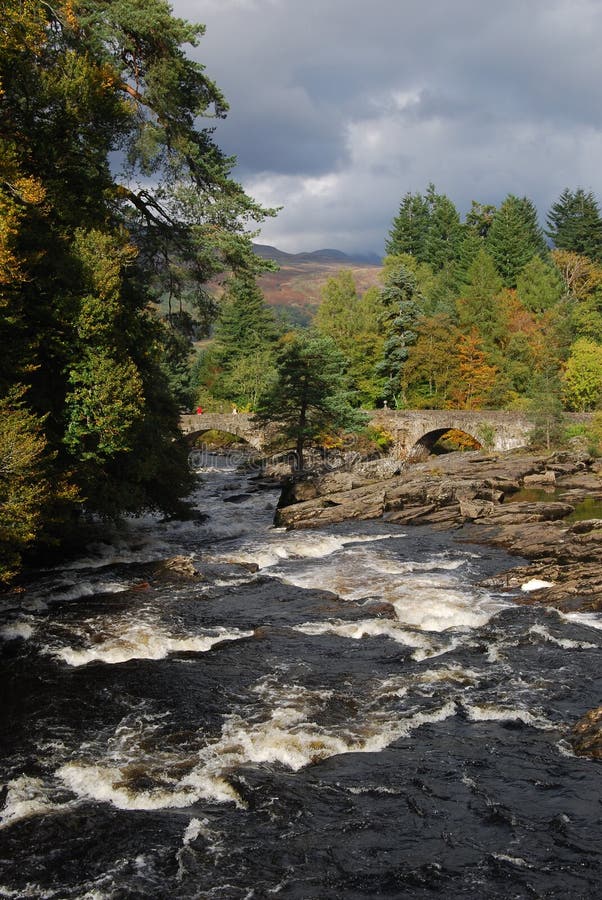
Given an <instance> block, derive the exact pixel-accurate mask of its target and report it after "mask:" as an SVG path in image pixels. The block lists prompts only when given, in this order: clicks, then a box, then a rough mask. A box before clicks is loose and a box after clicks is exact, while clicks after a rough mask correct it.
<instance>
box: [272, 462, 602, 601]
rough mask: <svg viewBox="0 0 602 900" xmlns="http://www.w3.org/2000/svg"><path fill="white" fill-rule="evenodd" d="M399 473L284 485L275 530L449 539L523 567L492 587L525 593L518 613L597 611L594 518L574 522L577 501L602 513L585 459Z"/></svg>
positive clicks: (599, 528) (594, 467)
mask: <svg viewBox="0 0 602 900" xmlns="http://www.w3.org/2000/svg"><path fill="white" fill-rule="evenodd" d="M398 467H399V463H395V462H393V461H391V460H382V461H380V463H376V464H368V465H364V466H359V467H357V468H356V469H354V470H353V471H349V472H331V473H328V474H326V475H322V476H316V477H312V478H307V479H304V480H298V481H294V482H291V483H289V484H286V485H285V486H284V489H283V494H282V499H281V502H280V506H279V509H278V510H277V514H276V524H278V525H280V526H284V527H286V528H310V527H315V526H320V525H328V524H333V523H336V522H341V521H345V520H347V519H372V518H383V519H384V520H385V521H390V522H396V523H399V524H403V525H430V526H431V527H435V528H444V529H453V530H454V531H455V532H456V537H457V539H460V540H466V541H470V542H472V543H481V544H489V545H493V546H497V547H503V548H504V549H506V550H508V551H509V552H510V553H512V554H515V555H517V556H521V557H523V558H525V559H528V560H530V565H528V566H519V567H516V568H514V569H511V570H510V571H508V572H506V573H504V574H503V576H501V577H499V578H496V579H494V580H492V582H491V583H492V585H493V586H495V587H497V588H506V587H507V588H509V589H516V588H517V587H519V586H523V587H526V588H528V590H523V591H522V593H521V599H522V601H523V602H525V603H541V604H543V605H548V606H555V607H557V608H558V609H560V610H562V611H576V610H581V611H588V612H593V611H602V518H585V519H583V518H577V517H576V513H575V511H577V516H578V515H579V513H580V507H581V508H583V507H584V504H585V502H586V501H587V502H589V503H590V504H591V503H594V504H595V503H596V502H599V503H602V461H600V460H594V459H593V458H592V457H590V456H588V455H587V454H584V453H569V452H559V453H554V454H533V453H528V452H524V451H521V452H519V451H514V452H510V453H504V454H499V455H495V456H493V455H485V454H484V453H481V452H476V453H451V454H447V455H444V456H438V457H431V458H429V459H428V460H427V461H426V462H423V463H419V464H416V465H410V466H407V467H406V468H405V469H403V470H401V471H398V472H397V473H396V474H393V472H394V471H395V469H396V468H398ZM526 489H530V490H532V491H534V494H535V499H533V497H532V496H529V495H527V494H526V493H525V491H526ZM594 509H595V506H594ZM596 511H597V510H596Z"/></svg>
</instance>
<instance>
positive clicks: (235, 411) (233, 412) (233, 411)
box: [232, 406, 238, 416]
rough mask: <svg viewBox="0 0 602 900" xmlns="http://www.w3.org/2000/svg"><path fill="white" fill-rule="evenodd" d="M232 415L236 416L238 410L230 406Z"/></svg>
mask: <svg viewBox="0 0 602 900" xmlns="http://www.w3.org/2000/svg"><path fill="white" fill-rule="evenodd" d="M232 415H233V416H237V415H238V410H237V409H236V407H235V406H233V407H232Z"/></svg>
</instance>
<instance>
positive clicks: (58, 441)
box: [0, 0, 268, 546]
mask: <svg viewBox="0 0 602 900" xmlns="http://www.w3.org/2000/svg"><path fill="white" fill-rule="evenodd" d="M203 30H204V29H203V27H202V26H197V25H191V24H190V23H187V22H185V21H184V20H182V19H178V18H175V17H174V16H173V15H172V13H171V9H170V6H169V4H168V3H167V2H165V0H57V3H55V4H53V5H50V4H46V3H39V2H34V0H6V2H5V3H4V5H3V17H2V24H1V26H0V84H1V93H0V308H1V309H2V318H1V323H0V339H1V340H2V345H3V347H6V352H5V353H3V356H2V359H1V360H0V394H1V395H2V396H3V397H4V398H5V399H4V401H3V402H4V403H5V407H4V408H5V415H7V416H8V417H10V418H11V420H12V421H13V422H14V428H13V433H17V432H18V430H19V428H27V429H28V430H29V433H30V434H31V435H32V442H33V440H34V439H33V436H36V435H37V437H36V440H38V441H39V443H38V444H36V447H39V448H40V450H39V453H38V454H37V455H36V460H37V462H36V466H38V464H39V465H40V466H41V459H42V458H43V460H44V465H45V466H46V468H47V472H46V474H45V476H44V477H45V478H48V479H49V480H48V482H47V483H48V484H49V485H50V488H49V489H48V490H47V491H46V490H45V491H43V492H42V494H43V496H44V498H45V501H44V502H45V503H46V506H47V507H48V508H49V509H50V507H52V505H53V504H55V505H56V504H57V503H59V501H60V503H63V504H64V502H65V499H64V498H65V496H66V494H65V491H64V490H63V488H61V490H60V491H59V489H58V487H57V489H56V490H53V487H52V486H53V485H57V486H58V485H64V484H65V483H68V484H70V485H71V491H70V493H69V492H67V493H68V494H69V497H70V501H69V504H70V505H71V507H73V508H83V509H85V510H86V511H87V512H89V513H93V512H96V513H100V514H101V515H109V516H113V515H118V514H119V513H121V512H123V511H131V512H139V511H140V510H142V509H145V508H162V509H166V510H169V509H174V508H175V507H176V506H177V503H178V498H179V497H180V496H182V495H183V493H185V491H186V490H187V488H188V485H189V477H188V475H187V467H186V464H185V452H184V448H183V446H182V445H181V443H180V441H179V431H178V407H177V402H176V399H175V398H174V395H173V392H172V390H171V387H170V380H169V377H168V373H167V371H166V369H167V357H168V355H167V352H166V347H167V343H168V329H167V326H166V322H165V321H162V320H161V318H160V317H158V316H157V315H156V314H155V313H154V311H153V310H154V309H156V308H157V307H156V306H154V307H153V303H155V302H158V301H159V300H161V299H162V298H163V297H165V296H168V299H169V302H170V304H173V303H174V302H175V303H177V304H180V303H181V301H182V298H183V297H186V298H187V299H188V300H190V301H191V302H193V303H195V304H196V307H197V308H198V310H199V311H201V312H202V311H203V310H205V309H206V308H207V292H206V290H205V285H206V283H207V281H208V280H209V279H210V278H211V277H212V276H213V275H215V274H216V273H217V272H220V271H225V270H237V271H251V272H254V271H257V270H258V268H260V263H259V262H258V261H257V260H256V258H255V257H254V256H253V253H252V246H251V242H250V236H249V226H250V225H252V224H253V223H257V222H260V221H261V219H262V218H263V216H264V215H265V214H267V213H268V211H266V210H263V209H261V207H260V206H258V205H257V204H256V203H255V202H254V201H253V200H251V199H250V198H249V197H248V196H247V195H246V194H245V192H244V191H243V189H242V188H241V187H240V186H239V185H238V184H237V183H236V182H235V181H234V180H233V179H232V177H231V174H230V173H231V169H232V165H233V160H232V159H231V158H229V157H227V156H225V155H224V154H223V153H222V152H221V150H220V149H219V147H218V146H217V145H216V143H215V141H214V138H213V123H214V121H215V119H216V118H221V117H223V116H224V115H225V114H226V111H227V104H226V101H225V99H224V97H223V96H222V94H221V92H220V91H219V89H218V88H217V86H216V85H215V84H214V83H213V82H212V81H211V80H210V78H209V77H208V76H207V75H206V74H205V71H204V68H203V66H201V65H200V64H198V63H195V62H193V61H191V60H190V59H189V58H188V57H187V56H186V54H185V52H184V49H183V48H184V46H185V45H186V44H191V45H195V44H196V43H197V42H198V40H199V38H200V37H201V36H202V34H203ZM119 167H120V168H121V173H120V174H119V175H117V174H116V169H117V168H119ZM15 389H16V390H17V393H16V394H15V393H14V391H15ZM11 392H12V393H11ZM15 397H17V398H18V399H15ZM19 423H21V424H19ZM38 457H39V458H38ZM31 471H32V472H33V471H34V469H31ZM40 477H42V476H40ZM40 484H41V482H40ZM59 495H60V496H59ZM69 504H68V505H69ZM52 519H53V516H52V515H51V514H50V512H48V514H47V515H45V516H42V515H39V516H38V517H37V519H36V523H34V524H32V527H31V529H30V532H31V535H32V541H33V540H35V539H36V536H37V535H38V532H39V531H40V530H41V529H42V520H45V521H51V520H52ZM32 521H33V520H32ZM22 544H23V541H22V540H21V539H19V545H20V546H22Z"/></svg>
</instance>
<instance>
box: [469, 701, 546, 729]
mask: <svg viewBox="0 0 602 900" xmlns="http://www.w3.org/2000/svg"><path fill="white" fill-rule="evenodd" d="M463 707H464V709H465V711H466V713H467V715H468V718H469V719H470V721H471V722H522V723H523V725H529V726H531V727H532V728H538V729H540V730H542V731H551V730H552V731H553V730H554V729H555V728H556V726H555V725H553V724H552V723H551V722H550V721H549V720H548V719H545V718H544V717H543V716H537V715H535V714H534V713H532V712H530V710H528V709H522V708H521V707H505V706H498V705H497V704H495V703H490V704H489V703H488V704H484V705H482V706H478V705H476V704H472V703H463Z"/></svg>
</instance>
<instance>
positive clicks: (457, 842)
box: [0, 457, 602, 900]
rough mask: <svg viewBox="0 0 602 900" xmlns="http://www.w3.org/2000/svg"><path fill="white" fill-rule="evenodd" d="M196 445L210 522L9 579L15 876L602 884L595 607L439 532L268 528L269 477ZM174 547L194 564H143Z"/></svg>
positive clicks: (205, 887) (0, 893) (147, 523)
mask: <svg viewBox="0 0 602 900" xmlns="http://www.w3.org/2000/svg"><path fill="white" fill-rule="evenodd" d="M203 463H204V464H203V467H202V470H201V471H200V472H199V486H198V490H197V491H196V493H195V495H194V498H193V499H194V502H195V503H196V505H197V506H198V508H199V510H201V511H203V512H204V513H206V514H207V517H206V518H202V517H200V518H199V519H198V520H193V521H189V522H165V521H161V520H159V519H158V518H156V517H150V516H149V517H146V518H141V519H134V520H132V521H130V522H128V523H126V525H124V526H123V527H122V528H120V529H116V530H115V532H114V533H113V535H112V536H111V539H110V540H108V539H107V541H106V542H104V543H99V544H97V545H94V546H91V547H89V549H88V551H87V553H86V555H85V556H83V557H81V558H79V559H76V560H72V561H71V562H70V563H69V564H65V565H63V566H61V567H60V568H57V569H54V570H51V571H43V572H39V573H37V574H36V578H35V580H32V582H31V584H29V585H28V588H27V590H26V592H25V593H24V594H23V596H22V599H21V601H20V603H19V604H18V605H17V603H16V602H15V599H14V597H13V598H12V600H8V599H6V598H5V600H4V602H3V606H2V610H1V624H0V637H1V642H0V647H1V649H2V688H3V694H4V702H3V725H2V733H1V737H0V744H1V749H2V763H1V767H2V782H3V784H4V788H3V791H2V795H1V797H0V800H1V801H2V811H1V813H0V897H3V898H26V897H27V898H29V897H31V898H55V900H56V898H58V900H71V898H78V900H109V898H110V900H126V898H220V900H230V898H232V900H235V898H236V900H238V898H240V900H243V898H249V900H250V898H258V900H259V898H271V897H278V898H280V897H281V898H293V900H330V898H341V900H356V898H357V900H359V898H371V897H391V898H397V897H399V898H406V897H407V898H434V897H446V898H470V900H484V898H534V897H535V898H559V900H560V898H563V900H564V898H567V897H571V898H575V900H576V898H594V897H596V898H597V897H599V896H600V884H601V883H602V878H601V875H602V873H601V859H602V856H601V846H600V821H601V818H602V806H601V792H600V786H601V777H600V776H601V772H602V769H601V767H600V763H598V762H595V761H592V760H588V759H582V758H578V757H576V756H574V755H573V754H572V752H571V750H570V745H569V743H568V741H567V738H566V735H567V730H568V726H570V725H571V724H572V723H574V722H575V720H576V719H577V718H578V717H579V716H580V715H581V714H582V713H583V712H585V711H586V710H587V709H590V708H591V707H594V706H597V705H598V704H599V703H600V697H601V694H602V692H601V690H600V686H601V681H602V676H601V668H600V646H601V643H602V632H601V630H600V629H601V627H602V620H601V618H600V617H595V616H588V615H579V614H575V615H571V616H565V615H561V614H559V613H558V612H556V611H554V610H550V609H544V608H533V607H525V606H520V605H516V604H514V603H513V602H512V598H511V597H510V596H508V595H500V594H496V593H495V592H492V591H490V590H488V589H486V588H484V587H482V586H480V582H481V581H482V580H483V579H484V578H485V577H486V576H487V575H490V574H493V573H495V572H498V571H500V570H501V569H503V568H504V567H509V566H510V565H511V562H510V561H509V559H508V558H507V557H505V556H504V554H503V553H500V552H497V551H489V550H485V549H483V548H479V547H475V546H471V545H467V544H463V543H461V542H459V541H458V540H457V539H454V537H453V536H452V535H449V534H443V533H436V532H434V531H430V530H428V529H425V528H405V527H404V528H402V527H398V526H394V525H386V524H384V523H383V522H379V521H372V522H353V523H347V524H345V525H342V526H337V527H332V528H328V529H325V530H319V531H302V532H283V531H280V530H278V529H274V528H272V527H271V522H272V518H273V514H274V506H275V504H276V502H277V496H278V495H277V491H276V489H275V488H269V487H266V486H265V485H263V484H262V483H261V482H260V481H258V480H257V478H254V477H253V476H247V475H244V474H240V473H239V472H238V471H237V470H236V467H235V465H234V464H233V463H232V462H231V461H229V460H227V459H222V458H219V457H215V458H211V457H208V458H206V459H205V460H204V461H203ZM177 554H184V555H186V556H190V557H191V558H192V559H193V561H194V564H195V566H196V567H197V568H198V570H199V571H200V573H201V575H202V577H201V578H200V579H198V580H186V579H182V580H177V579H175V580H170V579H165V578H156V577H152V571H153V566H154V564H155V561H158V560H161V559H164V558H166V557H170V556H174V555H177ZM513 563H514V564H516V560H514V561H513ZM241 564H244V565H241ZM255 566H258V567H259V568H258V569H257V571H252V569H253V568H254V567H255ZM383 601H386V604H385V603H383ZM387 612H388V613H389V614H388V615H387Z"/></svg>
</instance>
